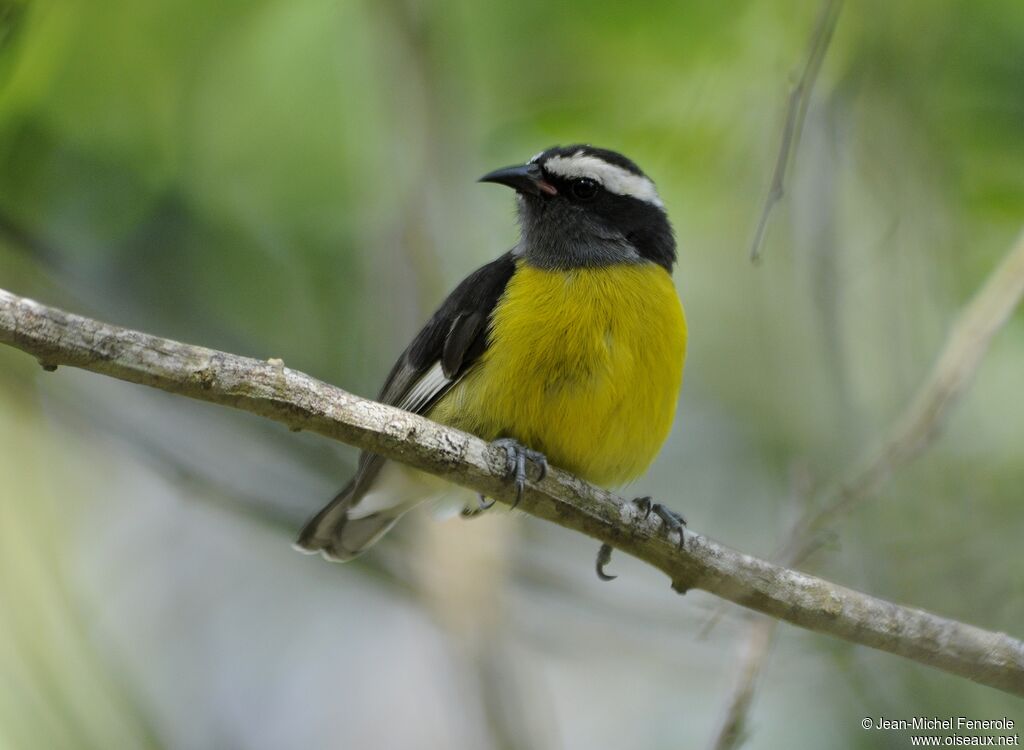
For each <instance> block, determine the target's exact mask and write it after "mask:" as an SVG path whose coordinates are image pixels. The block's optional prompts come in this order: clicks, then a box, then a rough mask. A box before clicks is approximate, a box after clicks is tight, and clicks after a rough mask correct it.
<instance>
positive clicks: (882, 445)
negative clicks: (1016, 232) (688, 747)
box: [712, 234, 1024, 750]
mask: <svg viewBox="0 0 1024 750" xmlns="http://www.w3.org/2000/svg"><path fill="white" fill-rule="evenodd" d="M1022 297H1024V234H1021V236H1020V237H1019V238H1018V239H1017V242H1016V244H1015V245H1014V246H1013V247H1012V248H1011V249H1010V251H1009V253H1007V255H1006V256H1005V257H1004V258H1003V260H1002V262H1001V263H1000V264H999V266H998V267H997V268H996V269H995V270H994V271H993V272H992V273H991V274H990V275H989V277H988V279H987V280H986V282H985V285H984V286H983V287H982V288H981V289H980V290H979V291H978V293H977V294H975V296H974V298H973V299H972V300H971V301H970V303H969V304H968V305H967V307H965V308H964V310H963V312H962V313H960V316H959V317H958V318H957V320H956V322H955V323H954V324H953V326H952V328H951V329H950V332H949V336H948V337H947V338H946V342H945V345H944V346H943V348H942V351H941V352H940V353H939V356H938V358H937V359H936V361H935V365H934V366H933V367H932V370H931V372H930V374H929V375H928V377H927V378H926V379H925V381H924V383H922V385H921V387H920V388H919V389H918V390H917V392H916V393H915V395H914V396H913V398H912V399H911V401H910V403H909V404H908V406H907V408H906V409H905V410H904V411H903V413H902V414H900V416H899V417H898V418H897V419H896V420H895V421H894V422H893V425H892V427H891V428H890V429H889V430H888V431H887V432H886V433H885V435H884V436H883V437H882V439H881V440H879V441H878V443H877V444H876V445H875V446H874V447H873V448H871V449H870V450H868V451H866V452H865V453H864V455H863V457H862V458H861V460H860V461H859V462H858V463H857V464H856V465H855V466H854V468H853V469H852V470H851V471H849V472H848V473H847V475H846V478H845V479H844V480H842V481H840V482H838V483H837V484H835V485H834V486H833V487H832V488H830V489H829V490H826V492H825V493H824V494H823V497H822V499H821V500H819V501H818V502H817V503H816V504H815V505H813V506H812V507H811V508H810V509H808V511H807V512H806V513H805V514H804V516H803V518H801V519H800V521H799V522H798V523H797V524H796V525H795V526H794V527H793V530H792V531H791V532H790V534H789V538H788V539H787V541H786V543H785V545H784V546H783V548H782V550H781V552H780V553H779V555H778V556H777V558H776V559H777V560H778V561H779V563H780V564H781V565H785V566H788V567H793V566H796V565H800V564H801V563H802V562H804V561H805V560H806V559H807V558H808V557H809V556H810V555H811V554H813V553H814V552H815V551H816V550H817V549H819V548H820V546H821V544H822V541H823V540H824V539H825V536H826V531H827V529H828V528H829V526H830V525H832V524H833V523H835V522H836V521H837V520H838V519H839V517H841V516H843V515H845V514H848V513H849V512H850V511H851V510H853V509H854V507H856V506H857V505H859V504H861V503H863V502H864V501H866V500H868V499H869V498H871V497H874V496H875V495H876V493H877V492H878V489H879V487H881V485H882V484H883V483H884V482H885V481H886V480H887V479H888V478H889V477H891V476H892V475H893V473H894V472H896V471H898V470H900V469H902V468H903V467H905V466H907V465H908V464H909V463H911V462H912V461H913V460H914V459H915V458H917V457H918V456H920V455H921V454H922V453H923V452H924V451H925V450H926V449H927V448H928V446H929V445H931V443H932V442H933V441H934V440H935V438H936V437H938V435H939V434H940V433H941V431H942V428H943V427H944V426H945V424H946V421H947V418H948V417H949V414H950V411H951V410H952V407H953V406H954V405H955V404H956V403H957V402H958V401H959V399H960V397H961V396H963V394H964V393H965V392H966V390H967V389H968V387H969V386H970V384H971V382H972V381H973V380H974V376H975V374H976V373H977V371H978V367H979V366H980V365H981V362H982V360H983V359H984V357H985V354H986V352H987V351H988V348H989V345H990V344H991V342H992V337H993V336H994V335H995V334H996V332H998V331H999V330H1000V329H1001V328H1002V326H1003V325H1004V324H1005V323H1006V321H1007V320H1008V319H1009V318H1010V316H1011V315H1012V313H1013V311H1014V310H1015V309H1016V308H1017V306H1018V305H1019V304H1020V301H1021V299H1022ZM773 633H774V627H773V622H772V621H770V620H764V619H762V618H757V619H756V620H755V621H754V622H752V623H751V624H750V627H749V630H748V631H747V636H746V640H747V646H746V649H745V651H744V653H745V657H744V659H743V661H742V663H741V664H740V666H739V669H738V672H739V676H738V678H737V681H736V686H735V688H734V690H733V692H732V694H731V696H730V699H729V703H728V708H727V710H726V711H725V718H724V719H723V721H722V724H721V725H720V727H719V730H718V734H717V735H716V737H715V740H714V742H713V744H712V747H714V748H715V750H729V749H730V748H735V747H738V746H739V744H738V743H739V742H740V740H741V739H742V737H741V733H740V732H739V731H738V730H739V729H740V728H742V727H743V725H744V723H745V721H746V718H745V717H746V714H747V713H748V711H749V708H750V703H751V700H752V697H753V692H754V685H755V683H756V681H757V678H758V675H759V674H760V672H761V669H762V668H763V667H764V663H765V661H766V660H767V658H768V652H769V650H770V645H771V640H772V635H773Z"/></svg>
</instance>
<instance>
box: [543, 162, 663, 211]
mask: <svg viewBox="0 0 1024 750" xmlns="http://www.w3.org/2000/svg"><path fill="white" fill-rule="evenodd" d="M544 169H546V170H548V171H549V172H552V173H553V174H556V175H558V176H559V177H566V178H568V179H572V178H576V177H589V178H590V179H592V180H597V181H598V182H600V183H601V184H602V185H603V186H604V189H605V190H607V191H609V192H611V193H615V194H616V195H628V196H630V197H632V198H637V199H639V200H642V201H645V202H647V203H652V204H654V205H655V206H657V207H658V208H664V207H665V206H664V204H663V203H662V202H661V198H660V197H659V196H658V191H657V190H656V189H655V187H654V183H653V182H651V181H650V180H649V179H648V178H646V177H644V176H643V175H638V174H633V173H632V172H630V171H629V170H628V169H623V168H622V167H619V166H616V165H614V164H609V163H608V162H606V161H605V160H604V159H601V158H599V157H597V156H591V155H590V154H585V153H583V152H582V151H577V152H576V153H575V154H573V155H572V156H552V157H551V158H550V159H548V160H547V161H545V162H544Z"/></svg>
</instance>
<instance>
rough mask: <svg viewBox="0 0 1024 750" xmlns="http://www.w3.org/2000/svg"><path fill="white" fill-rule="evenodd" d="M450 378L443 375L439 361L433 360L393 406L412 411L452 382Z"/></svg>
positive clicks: (417, 409)
mask: <svg viewBox="0 0 1024 750" xmlns="http://www.w3.org/2000/svg"><path fill="white" fill-rule="evenodd" d="M452 382H453V381H452V379H451V378H448V377H445V374H444V370H443V369H442V368H441V363H440V362H435V363H434V365H433V367H431V368H430V369H429V370H427V371H426V372H425V373H424V374H423V375H421V376H420V379H419V380H417V381H416V382H415V383H413V386H412V388H410V389H409V392H408V393H406V394H405V396H404V397H403V398H402V400H401V401H399V402H398V403H397V404H395V406H397V407H398V408H399V409H405V410H406V411H411V412H414V413H419V412H420V410H421V409H422V408H423V407H424V406H425V405H426V404H428V403H430V401H431V400H432V399H433V398H434V397H435V396H436V395H437V394H439V393H441V392H442V391H443V390H445V389H446V388H447V387H448V386H450V385H451V384H452Z"/></svg>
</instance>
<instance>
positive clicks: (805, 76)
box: [750, 0, 843, 262]
mask: <svg viewBox="0 0 1024 750" xmlns="http://www.w3.org/2000/svg"><path fill="white" fill-rule="evenodd" d="M842 7H843V0H823V2H822V4H821V10H820V11H819V13H818V20H817V21H816V22H815V24H814V32H813V33H812V34H811V41H810V44H809V45H808V50H807V60H806V62H805V63H804V68H803V72H802V73H801V74H800V79H799V80H798V81H797V83H796V85H795V86H794V87H793V89H792V90H791V91H790V92H789V98H788V101H787V104H786V123H785V125H784V126H783V128H782V141H781V142H780V143H779V153H778V156H777V157H776V158H775V169H774V170H772V181H771V186H770V187H769V188H768V195H767V196H765V200H764V207H763V208H762V209H761V216H760V218H759V219H758V221H757V228H756V229H755V230H754V239H753V242H752V243H751V245H750V260H752V261H754V262H756V261H758V260H760V259H761V246H762V245H763V244H764V237H765V234H766V233H767V231H768V219H769V218H770V217H771V213H772V209H773V208H775V204H776V203H778V202H779V201H780V200H782V196H783V195H785V191H786V174H787V172H788V171H789V166H790V164H791V163H792V161H793V156H794V155H795V154H796V149H797V146H799V145H800V135H801V133H802V132H803V128H804V122H805V120H806V119H807V107H808V106H809V105H810V101H811V92H812V91H813V90H814V82H815V81H816V80H817V78H818V72H819V71H820V70H821V63H822V61H823V60H824V59H825V53H826V52H827V51H828V47H829V44H830V43H831V41H832V34H833V32H834V31H835V29H836V22H837V21H838V20H839V11H840V10H841V9H842Z"/></svg>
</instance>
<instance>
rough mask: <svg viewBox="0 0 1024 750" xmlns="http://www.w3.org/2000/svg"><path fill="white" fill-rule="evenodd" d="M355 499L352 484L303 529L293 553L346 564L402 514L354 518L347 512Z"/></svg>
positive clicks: (391, 512) (388, 512) (386, 512)
mask: <svg viewBox="0 0 1024 750" xmlns="http://www.w3.org/2000/svg"><path fill="white" fill-rule="evenodd" d="M356 499H357V495H356V483H355V482H354V481H353V482H350V483H349V484H348V486H346V487H345V488H344V489H343V490H342V491H341V492H339V493H338V495H337V496H336V497H335V498H334V499H333V500H332V501H331V502H330V503H328V505H327V507H325V508H324V509H323V510H321V511H320V512H319V513H317V514H316V515H315V516H313V518H311V519H310V520H309V522H308V523H307V524H306V525H305V526H304V527H303V529H302V531H301V532H300V533H299V538H298V539H297V540H296V541H295V545H294V546H295V549H297V550H298V551H299V552H305V553H306V554H315V553H317V552H319V553H320V554H321V555H323V556H324V557H325V558H327V559H328V560H333V561H335V562H346V561H348V560H351V559H352V558H354V557H358V556H359V555H360V554H361V553H362V552H363V550H365V549H366V548H367V547H369V546H370V545H371V544H373V543H374V542H376V541H377V540H378V539H380V538H381V537H382V536H384V534H385V533H386V532H387V530H388V529H390V528H391V527H392V526H394V525H395V521H397V520H398V519H399V517H401V515H402V513H404V512H405V510H406V509H405V508H401V507H396V508H386V509H383V510H380V511H377V512H375V513H370V514H369V515H365V516H362V517H361V518H355V517H353V516H352V515H350V512H349V511H350V508H351V506H352V503H353V502H354V501H355V500H356Z"/></svg>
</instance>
